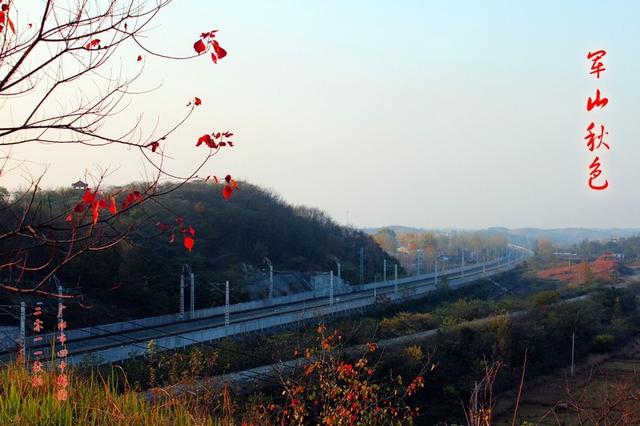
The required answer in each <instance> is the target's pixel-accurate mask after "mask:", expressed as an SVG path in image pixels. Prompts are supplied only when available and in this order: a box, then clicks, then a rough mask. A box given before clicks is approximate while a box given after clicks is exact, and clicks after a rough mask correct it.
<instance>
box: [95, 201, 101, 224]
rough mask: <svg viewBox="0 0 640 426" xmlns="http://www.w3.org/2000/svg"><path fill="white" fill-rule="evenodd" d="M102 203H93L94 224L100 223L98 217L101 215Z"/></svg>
mask: <svg viewBox="0 0 640 426" xmlns="http://www.w3.org/2000/svg"><path fill="white" fill-rule="evenodd" d="M99 208H100V203H93V224H94V225H95V224H96V223H98V218H99V217H100V210H99Z"/></svg>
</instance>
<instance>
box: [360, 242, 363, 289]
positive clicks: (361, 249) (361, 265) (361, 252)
mask: <svg viewBox="0 0 640 426" xmlns="http://www.w3.org/2000/svg"><path fill="white" fill-rule="evenodd" d="M362 284H364V247H360V285H362Z"/></svg>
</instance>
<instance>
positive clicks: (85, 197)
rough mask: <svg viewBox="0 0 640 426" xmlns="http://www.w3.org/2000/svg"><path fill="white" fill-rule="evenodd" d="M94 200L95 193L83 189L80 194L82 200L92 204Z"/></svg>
mask: <svg viewBox="0 0 640 426" xmlns="http://www.w3.org/2000/svg"><path fill="white" fill-rule="evenodd" d="M95 200H96V194H95V193H93V192H91V190H90V189H87V190H85V191H84V195H83V196H82V201H83V202H85V203H87V204H92V203H93V202H94V201H95Z"/></svg>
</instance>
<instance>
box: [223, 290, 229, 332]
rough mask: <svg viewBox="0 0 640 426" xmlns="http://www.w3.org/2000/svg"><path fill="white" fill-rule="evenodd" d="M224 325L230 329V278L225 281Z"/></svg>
mask: <svg viewBox="0 0 640 426" xmlns="http://www.w3.org/2000/svg"><path fill="white" fill-rule="evenodd" d="M224 326H225V327H226V328H227V332H228V331H229V330H228V328H229V280H227V281H225V283H224Z"/></svg>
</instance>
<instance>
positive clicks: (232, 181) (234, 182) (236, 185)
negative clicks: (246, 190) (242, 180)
mask: <svg viewBox="0 0 640 426" xmlns="http://www.w3.org/2000/svg"><path fill="white" fill-rule="evenodd" d="M231 186H232V187H233V189H238V182H236V181H235V180H233V179H231Z"/></svg>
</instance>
